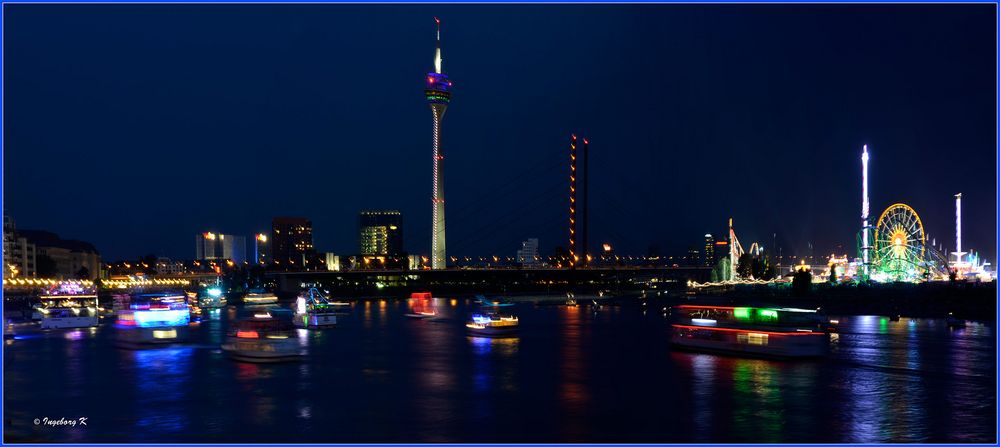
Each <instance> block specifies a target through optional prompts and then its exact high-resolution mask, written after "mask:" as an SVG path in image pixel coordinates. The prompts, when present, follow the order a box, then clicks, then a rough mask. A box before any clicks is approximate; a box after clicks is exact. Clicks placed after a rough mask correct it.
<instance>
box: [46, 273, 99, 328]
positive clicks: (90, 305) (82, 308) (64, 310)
mask: <svg viewBox="0 0 1000 447" xmlns="http://www.w3.org/2000/svg"><path fill="white" fill-rule="evenodd" d="M38 298H39V301H40V303H39V304H37V305H35V308H34V312H33V314H32V317H33V318H34V319H37V320H40V322H41V323H40V324H41V328H42V329H62V328H83V327H95V326H97V325H98V323H99V322H100V317H99V315H98V311H99V308H98V306H97V291H96V290H95V289H94V288H92V287H83V286H82V285H80V284H79V283H61V284H58V285H55V286H52V287H51V288H49V289H48V290H47V291H46V292H45V293H43V294H42V295H40V296H39V297H38Z"/></svg>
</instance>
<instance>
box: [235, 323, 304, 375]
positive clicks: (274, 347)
mask: <svg viewBox="0 0 1000 447" xmlns="http://www.w3.org/2000/svg"><path fill="white" fill-rule="evenodd" d="M293 329H294V327H293V326H292V323H291V322H290V321H288V320H287V319H283V318H275V317H274V315H272V314H271V312H270V311H258V312H257V313H255V314H254V315H253V317H250V318H244V319H241V320H238V321H237V322H236V325H235V327H234V328H233V329H232V331H231V332H230V334H229V336H228V337H227V340H226V343H223V344H222V350H223V351H224V352H225V353H227V354H228V355H229V357H230V358H232V359H233V360H237V361H241V362H251V363H275V362H288V361H297V360H301V359H302V358H303V357H305V352H303V351H302V349H301V348H300V346H299V342H298V339H297V338H295V337H293V335H294V332H293Z"/></svg>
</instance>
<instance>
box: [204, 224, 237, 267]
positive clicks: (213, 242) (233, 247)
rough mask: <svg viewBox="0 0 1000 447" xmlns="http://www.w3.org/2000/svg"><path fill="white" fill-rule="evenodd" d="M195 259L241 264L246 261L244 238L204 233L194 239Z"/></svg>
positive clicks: (209, 232)
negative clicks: (229, 261)
mask: <svg viewBox="0 0 1000 447" xmlns="http://www.w3.org/2000/svg"><path fill="white" fill-rule="evenodd" d="M194 244H195V249H194V251H195V259H205V260H223V259H228V260H231V261H233V262H243V261H246V260H247V247H246V238H245V237H243V236H236V235H232V234H221V233H213V232H211V231H206V232H204V233H202V234H199V235H196V236H195V237H194Z"/></svg>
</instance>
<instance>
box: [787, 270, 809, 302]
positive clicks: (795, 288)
mask: <svg viewBox="0 0 1000 447" xmlns="http://www.w3.org/2000/svg"><path fill="white" fill-rule="evenodd" d="M812 276H813V275H812V273H811V272H810V271H809V270H807V269H805V268H799V269H798V270H796V271H795V274H794V275H792V294H793V295H795V296H806V295H808V294H809V292H811V291H812Z"/></svg>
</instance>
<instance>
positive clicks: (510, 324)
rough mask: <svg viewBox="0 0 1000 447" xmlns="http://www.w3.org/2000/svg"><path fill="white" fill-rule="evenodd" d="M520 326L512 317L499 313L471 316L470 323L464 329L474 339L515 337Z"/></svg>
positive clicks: (514, 317) (515, 318)
mask: <svg viewBox="0 0 1000 447" xmlns="http://www.w3.org/2000/svg"><path fill="white" fill-rule="evenodd" d="M519 324H520V321H518V319H517V317H516V316H514V315H500V314H499V313H486V314H472V321H470V322H468V323H466V325H465V327H466V329H467V330H468V333H469V335H471V336H474V337H516V336H517V328H518V325H519Z"/></svg>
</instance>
